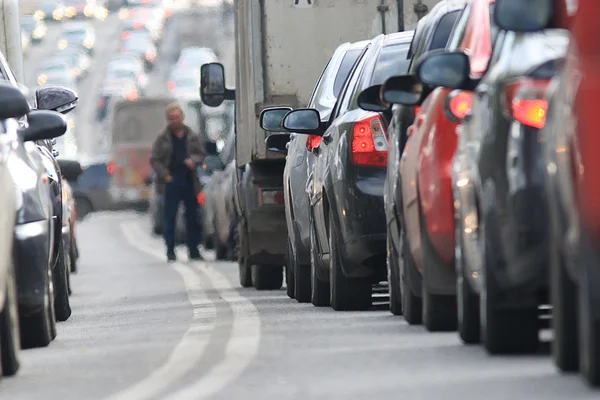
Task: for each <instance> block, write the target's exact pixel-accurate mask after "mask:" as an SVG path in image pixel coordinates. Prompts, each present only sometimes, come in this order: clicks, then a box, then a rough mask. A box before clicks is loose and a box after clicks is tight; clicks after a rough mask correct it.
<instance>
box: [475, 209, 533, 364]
mask: <svg viewBox="0 0 600 400" xmlns="http://www.w3.org/2000/svg"><path fill="white" fill-rule="evenodd" d="M493 222H494V221H493V220H492V218H490V217H489V215H488V216H485V217H484V224H483V229H482V232H483V236H484V237H483V239H482V240H483V242H482V243H483V253H484V257H483V260H484V263H483V264H484V265H483V268H482V270H481V272H482V274H483V276H482V283H483V287H482V291H481V295H480V296H479V302H480V303H479V311H480V322H481V338H482V341H483V345H484V347H485V349H486V350H487V351H488V353H490V354H511V353H533V352H535V351H537V349H538V347H539V339H538V334H539V325H538V310H537V307H534V308H525V309H523V308H517V309H515V308H505V307H502V304H501V303H500V302H499V300H500V299H501V297H500V295H501V292H500V290H499V288H498V286H497V284H496V281H495V280H494V276H493V274H492V273H491V272H490V273H488V271H490V270H492V269H493V268H495V267H496V265H495V263H494V260H496V257H495V256H494V253H493V251H494V249H493V247H492V241H491V236H490V234H491V233H493V230H492V229H493V228H492V223H493Z"/></svg>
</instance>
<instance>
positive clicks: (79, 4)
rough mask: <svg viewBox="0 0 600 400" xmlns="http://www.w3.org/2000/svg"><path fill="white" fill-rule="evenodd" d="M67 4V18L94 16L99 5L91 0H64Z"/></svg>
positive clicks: (65, 12) (65, 4)
mask: <svg viewBox="0 0 600 400" xmlns="http://www.w3.org/2000/svg"><path fill="white" fill-rule="evenodd" d="M63 4H64V6H65V11H64V14H65V18H69V19H78V18H93V17H94V16H95V15H96V8H97V7H98V5H97V4H96V2H95V1H89V0H63Z"/></svg>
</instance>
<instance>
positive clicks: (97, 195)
mask: <svg viewBox="0 0 600 400" xmlns="http://www.w3.org/2000/svg"><path fill="white" fill-rule="evenodd" d="M79 161H80V165H81V167H82V169H83V172H82V173H81V175H80V176H79V177H78V178H77V179H76V180H73V181H71V182H69V184H70V186H71V190H72V191H73V197H74V199H75V214H76V216H77V220H82V219H84V218H86V217H87V216H88V215H90V214H91V213H93V212H95V211H101V210H112V209H113V202H112V198H111V195H110V192H109V183H110V176H111V175H112V174H113V173H114V166H113V164H112V163H111V162H110V157H109V156H108V155H97V156H94V157H92V158H85V159H79Z"/></svg>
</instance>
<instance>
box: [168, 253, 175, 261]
mask: <svg viewBox="0 0 600 400" xmlns="http://www.w3.org/2000/svg"><path fill="white" fill-rule="evenodd" d="M167 261H168V262H174V261H177V256H176V255H175V253H169V254H167Z"/></svg>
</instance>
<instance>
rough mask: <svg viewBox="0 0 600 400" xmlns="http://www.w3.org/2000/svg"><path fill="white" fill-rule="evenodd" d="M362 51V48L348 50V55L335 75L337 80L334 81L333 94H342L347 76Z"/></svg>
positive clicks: (336, 95)
mask: <svg viewBox="0 0 600 400" xmlns="http://www.w3.org/2000/svg"><path fill="white" fill-rule="evenodd" d="M361 52H362V50H361V49H357V50H349V51H348V52H346V55H345V56H344V58H343V59H342V63H341V64H340V69H338V72H337V75H336V76H335V81H334V82H333V95H334V96H335V98H337V97H338V96H339V95H340V91H341V90H342V87H343V86H344V82H345V81H346V78H348V74H349V73H350V70H351V69H352V66H353V65H354V63H355V62H356V59H357V58H358V56H359V55H360V53H361Z"/></svg>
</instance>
